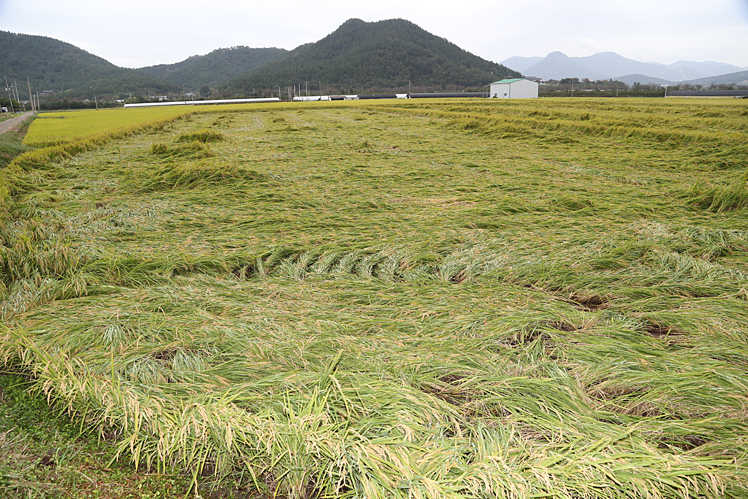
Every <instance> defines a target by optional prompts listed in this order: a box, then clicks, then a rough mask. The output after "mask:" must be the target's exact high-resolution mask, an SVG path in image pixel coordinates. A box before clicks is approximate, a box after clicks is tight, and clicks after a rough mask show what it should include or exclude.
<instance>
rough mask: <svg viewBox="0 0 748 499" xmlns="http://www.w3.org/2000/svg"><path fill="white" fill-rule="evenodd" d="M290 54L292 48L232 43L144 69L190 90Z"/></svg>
mask: <svg viewBox="0 0 748 499" xmlns="http://www.w3.org/2000/svg"><path fill="white" fill-rule="evenodd" d="M287 54H288V50H285V49H279V48H250V47H231V48H225V49H217V50H214V51H213V52H211V53H209V54H205V55H194V56H192V57H190V58H188V59H185V60H184V61H182V62H178V63H176V64H160V65H158V66H148V67H145V68H140V71H142V72H144V73H147V74H149V75H151V76H154V77H156V78H161V79H162V80H165V81H168V82H170V83H173V84H175V85H179V86H183V87H185V88H187V89H190V90H198V89H199V88H200V87H201V86H203V85H208V86H215V85H217V84H219V83H224V82H226V81H228V80H230V79H232V78H235V77H237V76H239V75H241V74H243V73H246V72H247V71H250V70H252V69H255V68H257V67H260V66H262V65H263V64H266V63H268V62H272V61H275V60H277V59H280V58H282V57H283V56H285V55H287Z"/></svg>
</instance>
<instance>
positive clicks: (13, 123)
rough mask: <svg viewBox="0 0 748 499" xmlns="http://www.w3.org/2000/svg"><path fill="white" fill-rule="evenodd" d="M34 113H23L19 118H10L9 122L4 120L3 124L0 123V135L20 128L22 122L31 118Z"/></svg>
mask: <svg viewBox="0 0 748 499" xmlns="http://www.w3.org/2000/svg"><path fill="white" fill-rule="evenodd" d="M33 114H34V113H32V112H31V111H29V112H28V113H23V114H22V115H21V116H16V117H15V118H11V119H9V120H5V121H3V122H0V133H5V132H9V131H11V130H15V129H16V128H18V127H19V126H20V124H21V123H23V121H24V120H25V119H27V118H29V117H31V116H32V115H33Z"/></svg>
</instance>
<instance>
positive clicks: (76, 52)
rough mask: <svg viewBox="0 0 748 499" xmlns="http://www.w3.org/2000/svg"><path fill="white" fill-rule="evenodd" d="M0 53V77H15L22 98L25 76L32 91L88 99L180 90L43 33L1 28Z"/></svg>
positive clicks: (26, 91)
mask: <svg viewBox="0 0 748 499" xmlns="http://www.w3.org/2000/svg"><path fill="white" fill-rule="evenodd" d="M0 54H2V58H0V77H7V78H9V79H10V80H16V81H17V83H18V90H19V95H20V96H21V100H25V99H27V98H28V86H27V85H26V78H27V77H28V78H29V80H30V82H31V85H32V92H34V93H37V92H39V93H41V92H43V91H44V90H48V91H54V92H59V93H60V94H62V95H65V96H70V97H84V98H90V99H93V98H94V96H95V95H97V94H98V95H100V96H101V95H102V94H116V93H121V94H124V95H127V94H128V93H129V92H134V93H138V92H148V91H152V92H158V93H167V92H175V91H178V90H179V88H178V87H177V86H176V85H173V84H170V83H168V82H165V81H163V80H161V79H158V78H154V77H153V76H150V75H147V74H145V73H141V72H139V71H137V70H134V69H127V68H120V67H118V66H115V65H114V64H112V63H111V62H109V61H107V60H105V59H102V58H101V57H98V56H96V55H93V54H90V53H88V52H86V51H85V50H82V49H79V48H78V47H76V46H74V45H71V44H69V43H65V42H62V41H60V40H55V39H54V38H49V37H46V36H36V35H24V34H17V33H10V32H8V31H0ZM4 84H5V82H4V81H3V85H4Z"/></svg>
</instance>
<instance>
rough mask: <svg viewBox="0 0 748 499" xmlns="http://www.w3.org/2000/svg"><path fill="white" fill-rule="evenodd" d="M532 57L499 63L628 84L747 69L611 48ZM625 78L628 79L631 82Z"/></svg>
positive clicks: (547, 74) (552, 75)
mask: <svg viewBox="0 0 748 499" xmlns="http://www.w3.org/2000/svg"><path fill="white" fill-rule="evenodd" d="M536 59H538V58H535V57H512V58H509V59H507V60H505V61H503V62H502V64H508V63H509V62H510V61H515V62H517V63H519V65H521V66H524V67H523V69H521V71H522V72H523V73H525V74H529V75H533V76H537V77H540V78H542V79H544V80H551V79H553V80H560V79H563V78H589V79H591V80H607V79H611V78H612V79H614V80H619V81H624V82H625V83H628V84H631V83H633V82H634V81H639V82H640V83H656V82H660V83H675V82H681V81H688V80H695V79H699V78H706V77H710V76H717V75H725V74H729V73H736V72H740V71H742V70H744V69H748V68H740V67H738V66H735V65H732V64H727V63H722V62H714V61H703V62H697V61H677V62H674V63H672V64H660V63H656V62H639V61H635V60H633V59H628V58H626V57H623V56H621V55H619V54H617V53H615V52H599V53H597V54H593V55H591V56H587V57H569V56H567V55H566V54H564V53H563V52H551V53H550V54H548V55H547V56H546V57H544V58H540V60H537V61H536V62H534V63H532V64H530V63H531V62H533V61H535V60H536ZM633 77H640V78H641V80H644V81H641V80H632V78H633ZM628 80H631V82H629V81H628Z"/></svg>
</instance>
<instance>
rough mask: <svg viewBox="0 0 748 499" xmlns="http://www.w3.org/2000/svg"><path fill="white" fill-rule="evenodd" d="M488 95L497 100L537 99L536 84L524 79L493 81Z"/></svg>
mask: <svg viewBox="0 0 748 499" xmlns="http://www.w3.org/2000/svg"><path fill="white" fill-rule="evenodd" d="M489 95H490V96H491V97H492V98H494V97H495V98H497V99H537V98H538V82H536V81H530V80H528V79H526V78H512V79H508V80H499V81H495V82H493V83H491V92H490V93H489Z"/></svg>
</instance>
